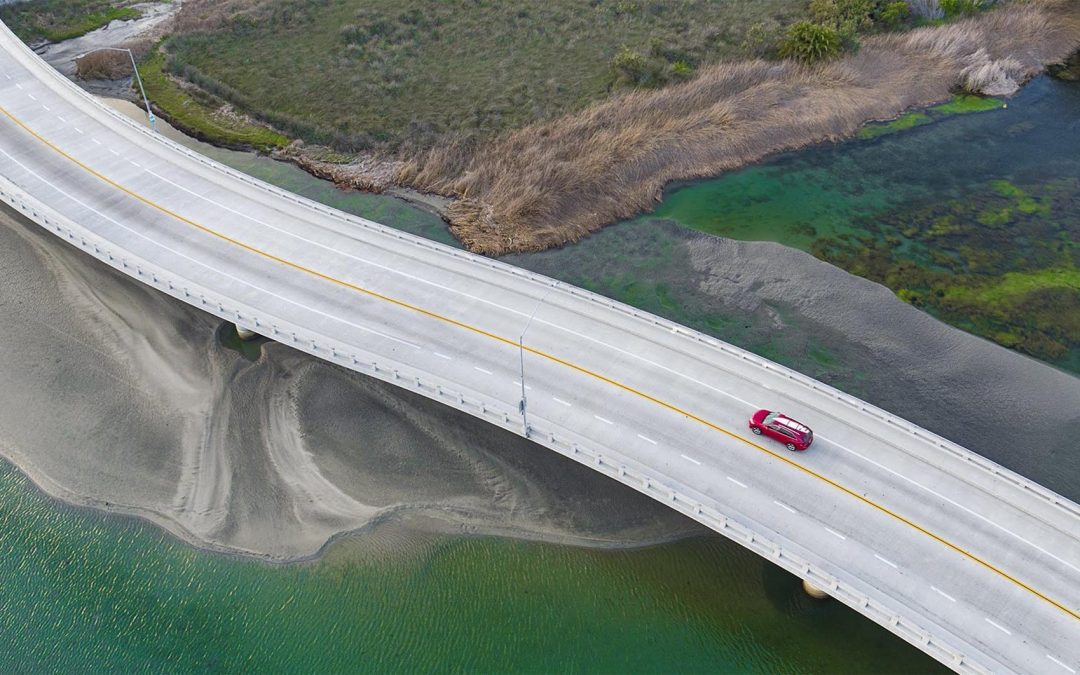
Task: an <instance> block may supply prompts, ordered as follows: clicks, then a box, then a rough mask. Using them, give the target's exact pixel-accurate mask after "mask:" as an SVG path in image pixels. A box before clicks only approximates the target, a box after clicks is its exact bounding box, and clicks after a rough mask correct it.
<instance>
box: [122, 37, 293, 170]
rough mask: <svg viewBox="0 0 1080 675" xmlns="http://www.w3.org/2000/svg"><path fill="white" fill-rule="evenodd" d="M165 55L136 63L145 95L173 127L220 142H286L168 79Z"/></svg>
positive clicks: (269, 145)
mask: <svg viewBox="0 0 1080 675" xmlns="http://www.w3.org/2000/svg"><path fill="white" fill-rule="evenodd" d="M165 61H166V57H165V54H164V53H163V52H162V50H161V49H157V50H155V51H154V52H153V53H152V54H151V56H150V57H149V58H148V59H146V60H145V61H144V62H143V63H141V64H139V74H140V75H141V76H142V80H143V86H145V87H146V95H147V97H148V98H149V99H150V101H151V102H152V103H153V104H154V106H155V107H156V108H158V110H160V111H161V114H162V115H163V116H164V117H166V118H167V119H168V120H169V121H170V122H172V123H173V124H174V125H175V126H177V127H179V128H181V129H184V130H185V131H187V132H188V133H190V134H191V135H193V136H196V137H199V138H206V139H211V140H213V141H215V142H218V143H221V144H223V145H231V146H239V147H251V148H255V149H257V150H262V151H270V150H273V149H274V148H281V147H284V146H286V145H288V143H289V139H288V138H286V137H285V136H283V135H281V134H279V133H277V132H276V131H273V130H272V129H268V128H266V127H264V126H261V125H258V124H251V123H249V122H246V121H245V120H244V119H243V118H241V117H238V116H235V115H228V114H223V113H221V112H215V111H220V109H221V108H222V107H223V102H222V101H220V100H214V99H213V97H211V96H209V95H207V94H205V93H204V92H201V91H198V90H195V89H192V90H190V91H189V90H188V89H185V88H184V87H181V86H180V85H179V84H177V83H176V82H174V81H173V80H171V79H170V78H169V76H168V75H167V74H166V72H165Z"/></svg>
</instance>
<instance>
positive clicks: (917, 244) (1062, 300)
mask: <svg viewBox="0 0 1080 675" xmlns="http://www.w3.org/2000/svg"><path fill="white" fill-rule="evenodd" d="M894 218H895V222H894V220H893V219H894ZM865 231H866V234H865V235H853V234H844V235H840V236H836V237H831V238H826V239H820V240H818V241H815V242H814V247H813V252H814V254H815V255H817V256H818V257H820V258H822V259H824V260H827V261H829V262H831V263H833V264H835V265H838V266H840V267H843V268H844V269H847V270H849V271H851V272H853V273H855V274H858V275H860V276H864V277H867V278H869V279H873V280H874V281H877V282H879V283H882V284H884V285H886V286H888V287H889V288H891V289H893V290H894V291H895V292H896V294H897V296H898V297H899V298H900V299H901V300H904V301H905V302H908V303H910V304H913V305H916V306H919V307H923V308H925V309H927V310H928V311H930V312H931V313H933V314H936V315H938V316H940V317H941V318H942V319H944V320H946V321H948V322H950V323H952V324H954V325H957V326H960V327H961V328H964V329H965V330H968V331H970V332H973V333H975V334H977V335H982V336H983V337H986V338H988V339H991V340H994V341H995V342H998V343H999V344H1002V345H1004V346H1006V347H1010V348H1013V349H1018V350H1020V351H1023V352H1026V353H1028V354H1031V355H1032V356H1036V357H1038V358H1041V359H1044V360H1046V361H1050V362H1051V363H1057V364H1058V365H1061V366H1062V367H1066V368H1070V369H1073V370H1075V369H1076V366H1077V365H1080V360H1078V359H1077V358H1076V357H1077V354H1080V247H1078V246H1077V245H1076V242H1078V241H1080V181H1078V180H1077V179H1076V178H1063V179H1057V180H1054V181H1051V182H1048V183H1044V184H1035V185H1030V186H1025V187H1023V188H1021V187H1019V186H1017V185H1014V184H1012V183H1010V182H1009V181H1005V180H994V181H990V182H988V183H987V184H985V185H984V186H983V187H982V188H981V189H978V190H974V191H972V192H970V193H969V194H967V195H965V197H964V198H963V199H956V200H953V201H950V202H947V203H945V204H935V205H933V206H928V207H925V208H922V209H916V210H914V211H912V210H907V209H898V210H897V211H896V212H895V215H890V214H885V215H884V216H879V217H878V218H876V219H874V220H872V221H869V222H866V223H865ZM890 232H891V233H894V234H886V233H890ZM900 232H902V236H899V233H900Z"/></svg>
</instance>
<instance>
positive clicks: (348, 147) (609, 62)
mask: <svg viewBox="0 0 1080 675" xmlns="http://www.w3.org/2000/svg"><path fill="white" fill-rule="evenodd" d="M804 12H805V8H804V7H803V6H802V3H793V2H790V0H756V1H755V2H715V1H713V0H669V1H664V2H661V1H659V0H548V1H547V2H542V3H514V2H496V1H494V0H334V1H326V2H315V1H311V2H307V1H303V0H263V2H261V3H260V4H258V5H257V6H256V7H254V8H253V9H250V10H247V11H246V12H245V13H242V14H238V15H235V16H233V17H232V18H229V19H226V20H224V21H222V22H220V25H217V26H216V27H215V28H211V29H210V30H208V31H206V32H200V33H193V34H187V35H178V36H174V38H173V39H172V40H171V42H170V44H169V50H170V53H171V54H173V55H174V56H175V62H174V63H173V65H172V69H173V70H172V72H173V73H174V74H177V75H180V76H182V77H183V78H185V79H188V80H189V81H192V82H194V83H196V84H198V85H199V86H200V87H203V88H204V89H206V90H208V91H210V92H212V93H213V94H215V95H217V96H220V97H222V98H224V99H226V100H228V101H230V102H232V103H234V104H236V105H237V106H239V107H241V108H243V109H244V110H245V111H246V112H249V113H252V114H255V115H257V116H259V117H260V118H262V119H264V120H266V121H268V122H270V123H271V124H273V126H275V127H277V128H279V129H282V130H284V131H286V132H288V133H290V134H294V135H296V136H299V137H302V138H304V139H305V140H308V141H313V142H318V143H331V144H333V145H334V147H335V148H336V149H338V150H340V151H345V152H354V151H358V150H363V149H367V148H372V147H391V148H392V147H396V146H399V145H402V144H406V145H411V146H427V145H430V144H432V143H434V142H435V140H436V139H438V138H440V137H441V136H442V135H444V134H454V135H469V136H471V135H486V134H492V133H496V132H499V131H502V130H505V129H509V128H516V127H520V126H524V125H526V124H529V123H532V122H536V121H538V120H543V119H550V118H552V117H556V116H558V115H562V114H565V113H569V112H574V111H578V110H580V109H582V108H584V107H585V106H587V105H588V104H590V103H592V102H595V101H597V100H601V99H603V98H605V97H606V96H607V95H608V94H609V92H610V91H611V90H612V89H613V88H617V87H623V86H654V85H655V86H658V85H661V84H664V83H667V82H673V81H678V80H680V79H685V78H686V77H689V76H691V75H692V74H693V72H694V71H695V70H697V69H698V68H700V67H701V65H702V64H705V63H709V62H714V61H717V60H720V59H724V58H736V57H741V56H742V55H744V54H745V53H746V52H745V50H744V48H743V43H744V40H745V38H746V35H747V32H748V30H749V28H750V27H751V26H752V25H756V24H760V23H762V22H768V23H769V24H770V25H772V24H775V25H783V24H786V23H789V22H791V21H794V20H797V19H798V18H801V17H802V16H803V14H804Z"/></svg>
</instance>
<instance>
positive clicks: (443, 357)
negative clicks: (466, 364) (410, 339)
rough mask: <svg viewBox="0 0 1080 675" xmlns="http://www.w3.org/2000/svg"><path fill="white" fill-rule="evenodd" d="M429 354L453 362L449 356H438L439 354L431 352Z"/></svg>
mask: <svg viewBox="0 0 1080 675" xmlns="http://www.w3.org/2000/svg"><path fill="white" fill-rule="evenodd" d="M431 353H432V354H434V355H435V356H438V357H439V358H440V359H446V360H447V361H453V360H454V359H452V358H450V357H449V356H447V355H446V354H440V353H439V352H431Z"/></svg>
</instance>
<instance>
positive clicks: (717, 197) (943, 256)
mask: <svg viewBox="0 0 1080 675" xmlns="http://www.w3.org/2000/svg"><path fill="white" fill-rule="evenodd" d="M959 113H970V114H959ZM1078 129H1080V84H1077V83H1069V82H1062V81H1057V80H1053V79H1051V78H1048V77H1042V78H1039V79H1038V80H1036V81H1035V82H1033V83H1032V84H1030V85H1029V86H1028V87H1026V88H1025V89H1024V90H1023V91H1022V92H1021V93H1020V94H1019V95H1018V96H1017V97H1015V98H1014V99H1012V100H1010V101H1009V102H1008V105H1007V107H1005V106H1004V105H1002V104H1001V102H998V101H994V100H989V101H980V100H979V99H971V98H968V99H964V100H958V101H955V102H953V103H951V104H947V105H944V106H939V107H937V108H934V109H931V110H930V111H927V112H925V113H911V114H909V115H906V116H904V117H901V118H900V119H899V120H897V121H895V122H892V123H888V124H882V125H871V126H869V127H866V128H865V129H864V130H863V133H862V134H861V135H862V139H861V140H856V141H852V142H847V143H841V144H826V145H823V146H819V147H815V148H811V149H808V150H804V151H800V152H798V153H789V154H786V155H782V156H779V157H777V158H775V159H773V160H771V161H769V162H767V163H765V164H762V165H758V166H754V167H750V168H747V169H744V170H741V171H737V172H733V173H730V174H727V175H724V176H721V177H719V178H715V179H711V180H706V181H701V182H697V183H693V184H689V185H681V186H676V187H674V188H672V189H671V190H669V192H668V194H667V195H666V197H665V200H664V202H663V203H662V204H661V205H660V207H659V208H658V209H657V210H656V212H655V214H651V215H650V216H648V217H647V219H648V220H655V219H662V220H670V221H673V222H676V223H679V224H680V225H682V226H684V227H689V228H691V229H695V230H698V231H701V232H707V233H709V234H714V235H719V236H724V237H731V238H735V239H743V240H754V241H776V242H780V243H783V244H786V245H788V246H793V247H796V248H800V249H802V250H805V251H808V252H810V253H813V254H814V255H815V256H817V257H819V258H821V259H823V260H826V261H828V262H831V263H833V264H835V265H837V266H839V267H842V268H844V269H847V270H848V271H850V272H852V273H854V274H858V275H860V276H864V277H867V278H869V279H872V280H874V281H877V282H879V283H881V284H884V285H885V286H888V287H889V288H891V289H892V290H893V291H895V292H896V293H897V295H898V296H899V297H900V298H901V299H903V300H905V301H907V302H910V303H911V304H913V305H916V306H919V307H922V308H923V309H925V310H927V311H929V312H931V313H932V314H935V315H936V316H938V317H939V318H941V319H943V320H945V321H947V322H949V323H952V324H953V325H956V326H958V327H960V328H963V329H964V330H967V331H969V332H972V333H975V334H977V335H981V336H983V337H986V338H989V339H991V340H994V341H996V342H998V343H1000V344H1002V345H1004V346H1006V347H1009V348H1013V349H1017V350H1019V351H1021V352H1024V353H1027V354H1029V355H1032V356H1035V357H1036V358H1040V359H1042V360H1044V361H1047V362H1049V363H1052V364H1055V365H1058V366H1060V367H1062V368H1065V369H1067V370H1071V371H1073V372H1077V373H1080V246H1077V245H1076V243H1077V242H1078V241H1080V133H1078Z"/></svg>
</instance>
